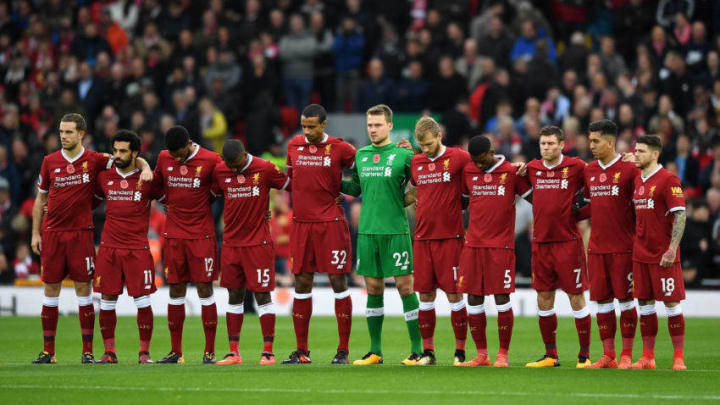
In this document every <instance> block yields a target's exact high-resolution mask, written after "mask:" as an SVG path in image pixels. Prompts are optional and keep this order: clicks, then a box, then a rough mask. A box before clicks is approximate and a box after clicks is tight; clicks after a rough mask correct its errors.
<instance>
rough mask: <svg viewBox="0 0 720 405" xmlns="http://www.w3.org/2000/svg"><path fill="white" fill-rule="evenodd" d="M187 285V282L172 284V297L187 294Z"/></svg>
mask: <svg viewBox="0 0 720 405" xmlns="http://www.w3.org/2000/svg"><path fill="white" fill-rule="evenodd" d="M186 290H187V286H186V285H185V284H170V298H181V297H184V296H185V294H186V292H187V291H186Z"/></svg>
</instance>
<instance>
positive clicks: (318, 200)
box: [287, 134, 355, 222]
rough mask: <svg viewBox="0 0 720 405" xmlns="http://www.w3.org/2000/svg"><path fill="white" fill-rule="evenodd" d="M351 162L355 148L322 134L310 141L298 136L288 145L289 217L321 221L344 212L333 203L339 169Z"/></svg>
mask: <svg viewBox="0 0 720 405" xmlns="http://www.w3.org/2000/svg"><path fill="white" fill-rule="evenodd" d="M354 165H355V148H353V147H352V145H350V144H349V143H347V142H345V141H343V140H342V139H340V138H333V137H332V136H329V135H327V134H325V138H324V139H323V140H322V142H320V143H317V144H312V143H309V142H308V141H307V139H306V138H305V136H303V135H298V136H296V137H295V138H293V139H292V140H291V141H290V143H289V144H288V153H287V167H288V176H290V179H291V182H292V201H293V215H294V216H293V220H295V221H298V222H325V221H333V220H335V218H342V217H343V216H344V215H345V214H344V213H343V210H342V208H341V207H340V206H339V205H338V204H337V202H335V199H336V198H337V197H338V196H339V195H340V186H341V185H342V170H343V168H352V167H353V166H354Z"/></svg>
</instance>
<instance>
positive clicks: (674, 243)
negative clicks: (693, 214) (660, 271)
mask: <svg viewBox="0 0 720 405" xmlns="http://www.w3.org/2000/svg"><path fill="white" fill-rule="evenodd" d="M674 215H675V219H674V220H673V226H672V236H671V238H670V247H668V250H667V251H666V252H665V253H663V255H662V260H661V261H660V265H661V266H663V267H670V266H672V265H673V263H675V255H676V253H677V248H678V246H679V245H680V240H682V237H683V233H684V232H685V222H686V221H687V214H686V213H685V210H681V211H675V212H674Z"/></svg>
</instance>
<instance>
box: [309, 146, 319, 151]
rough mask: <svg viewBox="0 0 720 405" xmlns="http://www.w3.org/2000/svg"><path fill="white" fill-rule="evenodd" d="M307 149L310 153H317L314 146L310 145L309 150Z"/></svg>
mask: <svg viewBox="0 0 720 405" xmlns="http://www.w3.org/2000/svg"><path fill="white" fill-rule="evenodd" d="M309 149H310V153H315V152H317V146H315V145H310V148H309Z"/></svg>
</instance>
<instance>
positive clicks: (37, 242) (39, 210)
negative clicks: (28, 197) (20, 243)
mask: <svg viewBox="0 0 720 405" xmlns="http://www.w3.org/2000/svg"><path fill="white" fill-rule="evenodd" d="M47 200H48V193H38V195H37V197H35V204H33V222H32V241H31V246H32V250H33V252H35V254H37V255H39V254H40V251H41V250H42V237H41V236H40V228H41V227H42V221H43V217H44V216H45V211H44V209H45V207H46V206H47Z"/></svg>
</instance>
